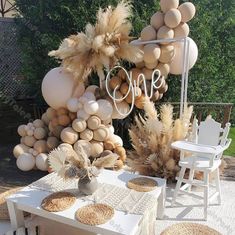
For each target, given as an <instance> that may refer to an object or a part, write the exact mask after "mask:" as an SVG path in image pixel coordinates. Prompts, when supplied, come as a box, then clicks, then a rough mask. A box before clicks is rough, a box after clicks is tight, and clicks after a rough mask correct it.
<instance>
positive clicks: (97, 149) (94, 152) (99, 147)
mask: <svg viewBox="0 0 235 235" xmlns="http://www.w3.org/2000/svg"><path fill="white" fill-rule="evenodd" d="M90 143H91V157H93V158H96V157H99V156H100V154H101V153H102V152H103V151H104V144H103V142H98V141H95V140H92V141H91V142H90Z"/></svg>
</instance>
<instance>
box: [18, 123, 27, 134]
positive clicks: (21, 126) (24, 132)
mask: <svg viewBox="0 0 235 235" xmlns="http://www.w3.org/2000/svg"><path fill="white" fill-rule="evenodd" d="M25 127H26V125H20V126H19V127H18V129H17V132H18V134H19V135H20V136H21V137H24V136H26V135H27V132H26V130H25Z"/></svg>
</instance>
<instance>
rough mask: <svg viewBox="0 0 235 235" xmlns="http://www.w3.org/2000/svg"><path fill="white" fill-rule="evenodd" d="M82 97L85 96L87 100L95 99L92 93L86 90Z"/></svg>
mask: <svg viewBox="0 0 235 235" xmlns="http://www.w3.org/2000/svg"><path fill="white" fill-rule="evenodd" d="M83 97H85V98H87V99H88V100H96V98H95V95H94V93H92V92H90V91H86V92H85V93H84V94H83Z"/></svg>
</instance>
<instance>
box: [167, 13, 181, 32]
mask: <svg viewBox="0 0 235 235" xmlns="http://www.w3.org/2000/svg"><path fill="white" fill-rule="evenodd" d="M164 22H165V24H166V26H168V27H169V28H175V27H177V26H178V25H179V24H180V22H181V13H180V11H179V10H177V9H170V10H169V11H167V13H166V14H165V17H164Z"/></svg>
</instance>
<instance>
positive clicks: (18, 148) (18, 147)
mask: <svg viewBox="0 0 235 235" xmlns="http://www.w3.org/2000/svg"><path fill="white" fill-rule="evenodd" d="M28 150H29V147H28V146H26V145H25V144H17V145H16V146H15V147H14V149H13V155H14V156H15V157H16V158H18V157H19V156H20V155H21V154H22V153H27V152H28Z"/></svg>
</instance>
